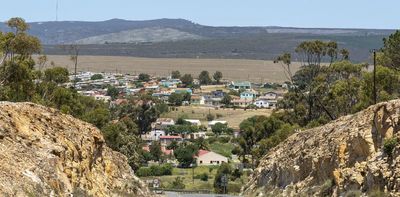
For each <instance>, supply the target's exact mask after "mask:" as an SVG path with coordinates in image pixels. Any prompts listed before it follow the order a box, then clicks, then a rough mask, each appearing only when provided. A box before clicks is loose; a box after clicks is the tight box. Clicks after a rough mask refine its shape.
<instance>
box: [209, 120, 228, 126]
mask: <svg viewBox="0 0 400 197" xmlns="http://www.w3.org/2000/svg"><path fill="white" fill-rule="evenodd" d="M217 123H221V124H226V125H227V124H228V122H226V121H225V120H213V121H210V122H208V127H212V126H214V125H215V124H217Z"/></svg>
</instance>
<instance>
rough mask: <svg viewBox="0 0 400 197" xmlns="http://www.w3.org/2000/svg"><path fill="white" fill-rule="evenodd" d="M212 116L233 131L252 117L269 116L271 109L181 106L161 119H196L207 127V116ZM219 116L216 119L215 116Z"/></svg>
mask: <svg viewBox="0 0 400 197" xmlns="http://www.w3.org/2000/svg"><path fill="white" fill-rule="evenodd" d="M208 113H211V114H213V115H214V116H215V117H216V119H217V120H225V121H227V122H228V126H229V127H232V128H234V129H239V124H240V123H241V122H242V121H243V120H245V119H247V118H250V117H252V116H256V115H264V116H269V115H270V114H271V113H272V110H271V109H257V110H255V109H252V110H250V109H248V110H244V109H236V110H234V109H215V108H210V107H195V106H181V107H179V108H178V110H176V111H170V112H168V113H167V114H163V115H162V117H165V118H173V119H175V120H176V119H178V118H179V117H183V118H188V119H198V120H200V121H201V122H202V124H203V125H204V126H207V114H208ZM218 114H219V116H221V117H220V118H217V115H218Z"/></svg>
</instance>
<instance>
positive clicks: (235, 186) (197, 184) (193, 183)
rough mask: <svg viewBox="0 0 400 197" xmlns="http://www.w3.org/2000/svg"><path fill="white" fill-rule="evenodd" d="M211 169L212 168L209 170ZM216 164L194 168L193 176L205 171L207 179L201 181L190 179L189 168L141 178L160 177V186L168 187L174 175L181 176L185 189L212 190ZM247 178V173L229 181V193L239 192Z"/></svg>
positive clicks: (216, 168) (191, 171)
mask: <svg viewBox="0 0 400 197" xmlns="http://www.w3.org/2000/svg"><path fill="white" fill-rule="evenodd" d="M210 169H212V170H210ZM217 170H218V166H210V167H208V166H199V167H196V168H195V169H194V176H196V175H199V174H202V173H207V174H208V181H202V180H200V179H194V180H193V179H192V173H193V170H192V169H191V168H174V169H173V171H172V175H169V176H160V177H141V179H142V180H153V179H154V178H160V180H161V187H162V188H168V186H169V184H171V183H172V182H173V181H174V180H175V178H176V177H181V178H183V179H184V184H185V190H213V189H214V186H213V184H214V178H215V174H216V173H217ZM247 180H248V177H247V175H243V176H242V177H241V178H240V179H236V180H235V181H230V182H229V185H228V189H229V190H230V191H231V192H230V193H239V189H240V187H241V186H242V185H243V184H244V183H246V182H247Z"/></svg>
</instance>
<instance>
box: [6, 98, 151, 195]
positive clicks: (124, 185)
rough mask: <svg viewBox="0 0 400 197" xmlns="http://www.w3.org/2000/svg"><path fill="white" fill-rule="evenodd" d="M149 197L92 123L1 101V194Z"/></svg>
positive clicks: (124, 161)
mask: <svg viewBox="0 0 400 197" xmlns="http://www.w3.org/2000/svg"><path fill="white" fill-rule="evenodd" d="M71 194H73V196H149V195H150V192H149V190H148V188H146V186H145V185H144V184H143V183H142V182H141V181H140V180H139V179H138V178H137V177H135V176H134V174H133V171H132V170H131V168H130V167H129V165H128V164H127V159H126V157H125V156H123V155H122V154H120V153H117V152H114V151H112V150H111V149H110V148H108V147H107V146H106V145H105V141H104V138H103V136H102V134H101V132H100V131H99V130H98V129H97V128H95V127H94V126H92V125H91V124H88V123H85V122H83V121H80V120H77V119H75V118H73V117H71V116H68V115H64V114H61V113H60V112H59V111H57V110H54V109H50V108H46V107H42V106H39V105H35V104H32V103H9V102H0V196H70V195H71Z"/></svg>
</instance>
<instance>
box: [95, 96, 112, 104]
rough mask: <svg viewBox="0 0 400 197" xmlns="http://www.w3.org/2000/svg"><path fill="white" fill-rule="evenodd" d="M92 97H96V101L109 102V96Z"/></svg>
mask: <svg viewBox="0 0 400 197" xmlns="http://www.w3.org/2000/svg"><path fill="white" fill-rule="evenodd" d="M94 99H96V100H97V101H104V102H110V101H111V96H104V95H94Z"/></svg>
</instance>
